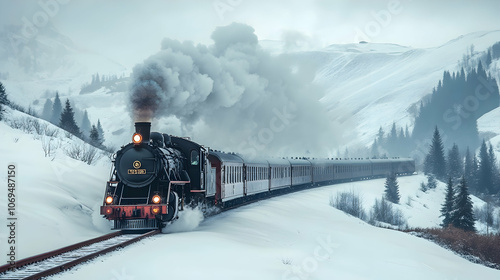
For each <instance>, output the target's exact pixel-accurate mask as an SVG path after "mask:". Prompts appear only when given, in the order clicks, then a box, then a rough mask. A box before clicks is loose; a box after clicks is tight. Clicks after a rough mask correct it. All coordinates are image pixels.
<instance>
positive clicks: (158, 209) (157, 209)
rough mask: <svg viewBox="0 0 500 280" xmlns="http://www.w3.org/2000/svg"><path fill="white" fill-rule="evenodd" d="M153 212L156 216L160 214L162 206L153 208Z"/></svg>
mask: <svg viewBox="0 0 500 280" xmlns="http://www.w3.org/2000/svg"><path fill="white" fill-rule="evenodd" d="M151 212H152V213H153V214H154V215H156V214H158V213H160V206H153V207H151Z"/></svg>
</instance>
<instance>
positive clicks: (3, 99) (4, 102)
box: [0, 82, 10, 106]
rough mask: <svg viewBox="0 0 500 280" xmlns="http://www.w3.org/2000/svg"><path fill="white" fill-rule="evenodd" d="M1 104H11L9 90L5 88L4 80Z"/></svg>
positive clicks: (0, 95) (0, 86)
mask: <svg viewBox="0 0 500 280" xmlns="http://www.w3.org/2000/svg"><path fill="white" fill-rule="evenodd" d="M0 104H1V105H6V106H8V105H9V104H10V101H9V98H8V97H7V91H6V90H5V87H4V86H3V84H2V82H0Z"/></svg>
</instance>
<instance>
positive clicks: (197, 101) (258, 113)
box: [130, 23, 338, 156]
mask: <svg viewBox="0 0 500 280" xmlns="http://www.w3.org/2000/svg"><path fill="white" fill-rule="evenodd" d="M211 38H212V39H213V41H214V44H213V45H210V46H205V45H201V44H198V45H195V44H193V43H192V42H179V41H176V40H171V39H164V40H163V41H162V46H161V50H160V51H159V52H158V53H157V54H154V55H152V56H151V57H149V58H147V59H146V60H145V61H144V62H143V63H141V64H139V65H137V66H136V67H135V68H134V71H133V83H132V86H131V96H130V100H131V106H132V109H133V110H132V111H133V112H134V116H133V118H134V120H136V121H147V120H152V119H155V121H154V122H153V127H154V128H155V130H159V131H162V132H165V133H170V134H176V133H177V134H179V133H181V134H184V135H186V136H191V137H192V138H193V139H194V140H196V141H198V142H200V143H203V144H204V145H210V146H211V147H213V148H216V149H222V150H225V151H235V152H240V153H244V154H247V155H254V156H257V155H260V154H262V153H266V154H269V153H271V154H274V155H291V154H290V153H291V152H295V153H296V154H294V155H311V154H318V153H315V152H320V153H321V155H323V156H327V154H326V152H325V151H331V150H332V149H333V148H335V144H336V143H335V139H336V138H337V139H338V137H335V135H336V128H335V126H333V125H332V123H331V121H330V120H329V118H328V116H327V113H326V110H325V109H324V108H323V107H322V105H321V104H320V103H319V102H318V99H319V97H321V96H322V95H323V93H322V91H321V89H320V88H319V87H317V86H314V85H313V84H312V83H311V81H307V80H306V79H304V78H303V75H301V74H300V71H299V70H297V69H296V66H294V65H292V64H291V62H290V59H289V58H287V57H285V56H271V55H270V54H269V53H267V52H266V51H264V50H262V49H261V47H260V46H259V43H258V38H257V36H256V35H255V34H254V29H253V28H252V27H250V26H248V25H244V24H238V23H233V24H231V25H229V26H224V27H218V28H217V29H216V30H215V31H214V32H213V33H212V36H211ZM309 76H310V75H309Z"/></svg>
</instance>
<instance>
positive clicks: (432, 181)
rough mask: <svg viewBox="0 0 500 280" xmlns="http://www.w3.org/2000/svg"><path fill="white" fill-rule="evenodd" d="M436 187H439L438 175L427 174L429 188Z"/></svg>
mask: <svg viewBox="0 0 500 280" xmlns="http://www.w3.org/2000/svg"><path fill="white" fill-rule="evenodd" d="M435 188H437V181H436V177H435V176H434V174H432V173H430V174H428V175H427V189H428V190H431V189H435Z"/></svg>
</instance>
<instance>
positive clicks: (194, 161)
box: [191, 150, 200, 165]
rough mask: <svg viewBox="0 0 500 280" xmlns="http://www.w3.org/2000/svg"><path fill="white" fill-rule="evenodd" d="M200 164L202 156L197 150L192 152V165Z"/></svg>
mask: <svg viewBox="0 0 500 280" xmlns="http://www.w3.org/2000/svg"><path fill="white" fill-rule="evenodd" d="M199 163H200V154H199V153H198V151H197V150H192V151H191V165H198V164H199Z"/></svg>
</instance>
